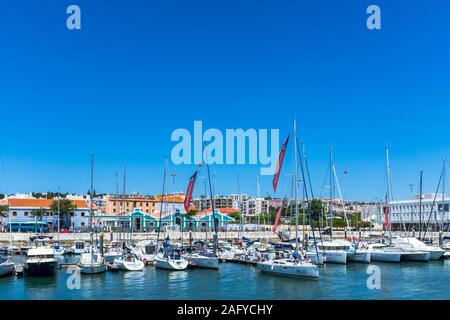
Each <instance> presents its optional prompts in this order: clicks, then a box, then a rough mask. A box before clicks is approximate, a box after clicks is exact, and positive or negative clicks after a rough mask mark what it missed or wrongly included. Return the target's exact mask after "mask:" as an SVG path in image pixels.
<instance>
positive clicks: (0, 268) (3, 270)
mask: <svg viewBox="0 0 450 320" xmlns="http://www.w3.org/2000/svg"><path fill="white" fill-rule="evenodd" d="M13 273H14V263H13V262H6V263H2V264H0V277H7V276H9V275H11V274H13Z"/></svg>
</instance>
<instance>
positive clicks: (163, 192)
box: [156, 157, 167, 252]
mask: <svg viewBox="0 0 450 320" xmlns="http://www.w3.org/2000/svg"><path fill="white" fill-rule="evenodd" d="M166 178H167V157H166V158H165V164H164V178H163V189H162V195H161V207H160V209H159V222H158V235H157V236H156V248H157V249H158V245H159V234H160V232H161V220H162V210H163V204H164V197H165V194H166ZM158 251H159V250H156V252H158Z"/></svg>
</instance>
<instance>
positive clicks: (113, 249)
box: [103, 241, 123, 263]
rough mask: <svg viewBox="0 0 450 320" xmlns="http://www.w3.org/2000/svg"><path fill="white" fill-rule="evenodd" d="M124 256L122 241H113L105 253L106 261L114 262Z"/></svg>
mask: <svg viewBox="0 0 450 320" xmlns="http://www.w3.org/2000/svg"><path fill="white" fill-rule="evenodd" d="M122 256H123V249H122V242H119V241H113V242H112V243H111V246H110V247H109V248H108V250H107V251H106V253H105V254H104V255H103V257H104V259H105V262H106V263H113V262H114V260H116V259H119V258H121V257H122Z"/></svg>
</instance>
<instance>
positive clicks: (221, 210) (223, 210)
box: [195, 208, 240, 218]
mask: <svg viewBox="0 0 450 320" xmlns="http://www.w3.org/2000/svg"><path fill="white" fill-rule="evenodd" d="M216 211H219V213H221V214H223V215H225V216H228V213H239V212H240V211H239V210H237V209H234V208H219V209H216ZM211 214H212V209H206V210H203V211H201V212H199V213H197V214H196V215H195V217H196V218H202V217H204V216H207V215H211Z"/></svg>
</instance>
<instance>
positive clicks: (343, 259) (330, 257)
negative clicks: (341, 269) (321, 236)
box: [325, 251, 347, 264]
mask: <svg viewBox="0 0 450 320" xmlns="http://www.w3.org/2000/svg"><path fill="white" fill-rule="evenodd" d="M325 257H326V258H325V259H326V260H325V261H326V263H334V264H347V252H345V251H327V252H325Z"/></svg>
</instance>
